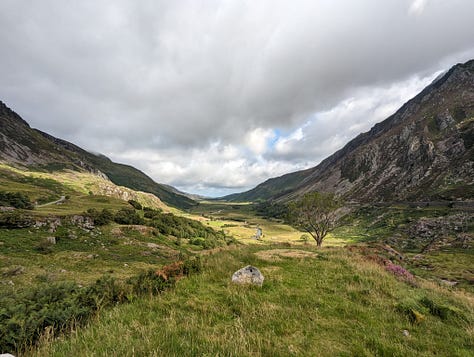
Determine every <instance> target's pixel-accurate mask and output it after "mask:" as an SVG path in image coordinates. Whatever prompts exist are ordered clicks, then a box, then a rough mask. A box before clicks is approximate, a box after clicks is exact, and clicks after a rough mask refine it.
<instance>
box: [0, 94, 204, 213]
mask: <svg viewBox="0 0 474 357" xmlns="http://www.w3.org/2000/svg"><path fill="white" fill-rule="evenodd" d="M0 161H3V162H6V163H8V164H11V165H15V166H23V167H28V168H29V169H36V170H40V171H41V170H46V171H56V170H64V169H71V170H77V171H88V172H92V173H94V174H97V175H100V176H102V177H107V178H108V179H109V180H110V181H112V182H113V183H114V184H116V185H119V186H125V187H128V188H131V189H133V190H137V191H143V192H148V193H152V194H154V195H156V196H157V197H158V198H160V199H161V200H162V201H163V202H165V203H167V204H169V205H172V206H176V207H179V208H188V207H191V206H193V205H195V204H196V202H195V201H194V200H192V199H191V198H189V197H187V196H185V195H184V194H181V193H179V191H178V190H176V189H174V188H173V187H171V186H168V185H163V184H159V183H156V182H155V181H153V180H152V179H151V178H150V177H148V176H147V175H146V174H144V173H143V172H141V171H140V170H137V169H136V168H134V167H132V166H129V165H124V164H118V163H115V162H113V161H111V160H110V159H109V158H107V157H106V156H103V155H95V154H92V153H90V152H88V151H86V150H84V149H82V148H80V147H78V146H76V145H74V144H72V143H70V142H67V141H65V140H62V139H58V138H55V137H54V136H51V135H49V134H47V133H44V132H42V131H40V130H37V129H32V128H31V127H30V126H29V125H28V123H27V122H26V121H24V120H23V119H22V118H21V117H20V116H19V115H18V114H16V113H15V112H14V111H12V110H11V109H10V108H8V107H7V106H6V105H5V104H4V103H3V102H1V101H0Z"/></svg>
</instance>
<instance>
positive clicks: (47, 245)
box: [35, 239, 53, 254]
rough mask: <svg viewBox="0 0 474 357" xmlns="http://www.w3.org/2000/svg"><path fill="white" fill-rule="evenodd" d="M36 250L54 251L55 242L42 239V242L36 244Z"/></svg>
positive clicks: (40, 251) (45, 252) (44, 252)
mask: <svg viewBox="0 0 474 357" xmlns="http://www.w3.org/2000/svg"><path fill="white" fill-rule="evenodd" d="M35 250H36V251H37V252H39V253H42V254H49V253H52V252H53V243H51V242H49V241H48V240H46V239H45V240H42V241H41V242H39V243H38V244H37V245H36V247H35Z"/></svg>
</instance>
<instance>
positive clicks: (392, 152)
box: [225, 60, 474, 202]
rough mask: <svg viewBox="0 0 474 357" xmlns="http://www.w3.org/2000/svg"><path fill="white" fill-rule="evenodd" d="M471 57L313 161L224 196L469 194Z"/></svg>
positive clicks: (473, 192)
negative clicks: (313, 164)
mask: <svg viewBox="0 0 474 357" xmlns="http://www.w3.org/2000/svg"><path fill="white" fill-rule="evenodd" d="M473 145H474V60H471V61H468V62H466V63H464V64H457V65H455V66H454V67H452V68H451V69H450V70H449V71H448V72H447V73H446V74H444V75H443V76H442V77H441V78H439V79H437V80H436V81H435V82H433V83H432V84H431V85H429V86H428V87H426V88H425V89H424V90H423V91H422V92H421V93H419V94H418V95H417V96H416V97H414V98H413V99H411V100H410V101H408V102H407V103H406V104H404V105H403V106H402V107H401V108H400V109H399V110H398V111H397V112H396V113H395V114H393V115H392V116H390V117H389V118H387V119H386V120H384V121H383V122H381V123H378V124H376V125H375V126H374V127H373V128H372V129H371V130H370V131H369V132H366V133H363V134H360V135H359V136H357V137H356V138H355V139H353V140H352V141H350V142H349V143H348V144H347V145H346V146H345V147H344V148H342V149H341V150H339V151H337V152H336V153H335V154H333V155H332V156H330V157H328V158H327V159H325V160H324V161H322V162H321V163H320V164H319V165H318V166H316V167H314V168H311V169H307V170H304V171H298V172H294V173H290V174H287V175H284V176H281V177H277V178H272V179H269V180H267V181H266V182H264V183H262V184H260V185H258V186H257V187H255V188H254V189H252V190H250V191H247V192H243V193H239V194H234V195H230V196H226V197H225V199H227V200H230V201H257V200H277V201H288V200H291V199H294V198H297V197H299V196H301V195H303V194H304V193H306V192H310V191H329V192H335V193H336V194H338V195H340V196H343V197H345V198H346V199H349V200H354V201H359V202H374V201H375V202H383V201H423V200H440V199H441V200H458V199H472V198H473V197H474V188H473V187H474V185H473V183H474V148H473Z"/></svg>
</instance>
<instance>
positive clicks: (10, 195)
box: [0, 191, 34, 209]
mask: <svg viewBox="0 0 474 357" xmlns="http://www.w3.org/2000/svg"><path fill="white" fill-rule="evenodd" d="M0 206H11V207H15V208H20V209H33V208H34V205H33V204H32V203H31V202H30V199H29V197H28V196H27V195H25V194H23V193H21V192H7V191H0Z"/></svg>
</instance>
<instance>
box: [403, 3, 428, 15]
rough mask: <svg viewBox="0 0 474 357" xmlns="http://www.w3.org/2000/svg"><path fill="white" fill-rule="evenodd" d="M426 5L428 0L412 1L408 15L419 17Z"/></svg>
mask: <svg viewBox="0 0 474 357" xmlns="http://www.w3.org/2000/svg"><path fill="white" fill-rule="evenodd" d="M427 4H428V0H413V2H412V3H411V5H410V8H409V10H408V11H409V13H410V14H416V15H420V14H421V13H422V12H423V10H424V9H425V7H426V5H427Z"/></svg>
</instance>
